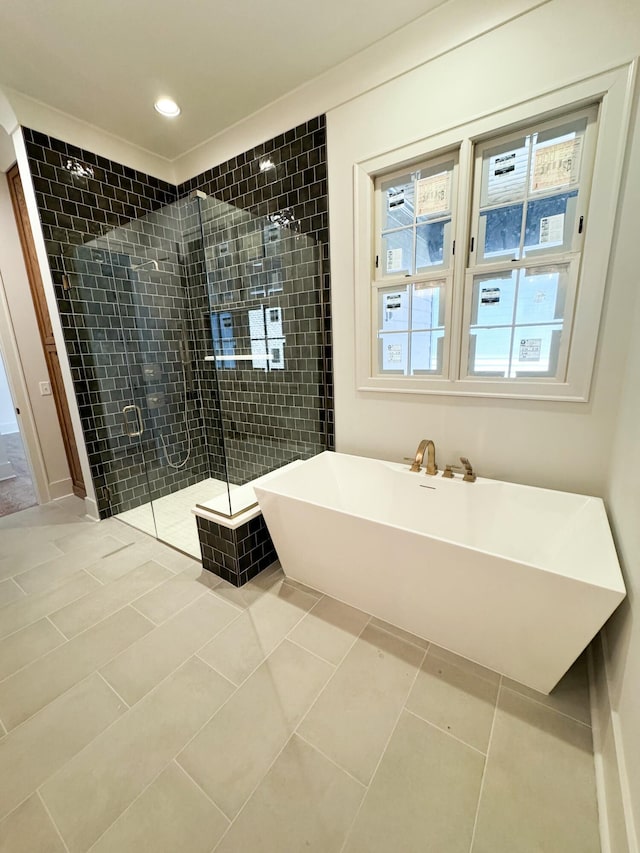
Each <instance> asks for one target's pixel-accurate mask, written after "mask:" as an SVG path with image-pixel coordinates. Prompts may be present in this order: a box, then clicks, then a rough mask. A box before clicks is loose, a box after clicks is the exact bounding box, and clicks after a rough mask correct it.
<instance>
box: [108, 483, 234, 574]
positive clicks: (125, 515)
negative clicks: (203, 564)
mask: <svg viewBox="0 0 640 853" xmlns="http://www.w3.org/2000/svg"><path fill="white" fill-rule="evenodd" d="M232 488H233V487H232ZM226 490H227V484H226V483H225V482H224V481H223V480H215V479H213V478H212V477H210V478H209V479H207V480H202V481H201V482H200V483H194V485H193V486H187V487H186V488H184V489H180V490H179V491H177V492H174V493H173V494H171V495H165V497H163V498H158V499H157V500H154V501H149V503H146V504H141V505H140V506H138V507H135V509H128V510H126V512H121V513H119V515H117V516H116V517H117V518H119V519H120V520H121V521H124V522H125V523H126V524H130V525H131V526H132V527H135V528H136V529H137V530H141V531H142V532H143V533H148V534H149V535H150V536H155V535H156V531H157V535H158V538H159V539H161V540H162V541H163V542H168V543H169V545H171V546H173V547H174V548H178V549H179V550H180V551H184V553H185V554H190V555H191V556H192V557H195V558H196V559H197V560H199V559H200V542H199V540H198V528H197V525H196V519H195V516H194V515H193V513H192V512H191V510H192V509H193V507H194V506H195V505H196V504H197V503H204V502H205V501H209V500H211V498H215V497H217V496H218V495H222V494H224V493H225V492H226Z"/></svg>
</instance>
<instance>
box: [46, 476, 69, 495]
mask: <svg viewBox="0 0 640 853" xmlns="http://www.w3.org/2000/svg"><path fill="white" fill-rule="evenodd" d="M48 485H49V500H52V501H55V500H57V499H58V498H66V497H67V495H72V494H73V482H72V481H71V477H65V479H64V480H56V481H55V482H53V483H49V484H48Z"/></svg>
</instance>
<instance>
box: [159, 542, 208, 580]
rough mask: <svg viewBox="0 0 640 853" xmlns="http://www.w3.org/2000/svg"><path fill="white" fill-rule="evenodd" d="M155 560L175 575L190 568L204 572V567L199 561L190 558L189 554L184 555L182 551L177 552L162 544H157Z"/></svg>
mask: <svg viewBox="0 0 640 853" xmlns="http://www.w3.org/2000/svg"><path fill="white" fill-rule="evenodd" d="M153 559H154V560H156V561H157V562H158V563H160V564H161V565H163V566H165V567H166V568H167V569H169V570H170V571H172V572H174V573H175V574H179V573H180V572H184V571H187V570H188V569H190V568H193V569H196V568H197V569H199V570H200V571H202V566H201V565H200V563H199V562H198V560H196V559H194V558H193V557H190V556H189V555H188V554H183V553H182V552H181V551H176V550H175V549H174V548H171V547H170V546H168V545H164V544H163V543H162V542H156V543H155V545H154V550H153Z"/></svg>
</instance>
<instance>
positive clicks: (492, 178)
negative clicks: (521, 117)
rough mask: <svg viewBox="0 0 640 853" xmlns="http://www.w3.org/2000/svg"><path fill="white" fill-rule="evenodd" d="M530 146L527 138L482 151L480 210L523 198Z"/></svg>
mask: <svg viewBox="0 0 640 853" xmlns="http://www.w3.org/2000/svg"><path fill="white" fill-rule="evenodd" d="M529 143H530V137H528V136H527V137H524V138H521V139H519V140H515V141H512V142H509V143H507V144H502V145H499V146H497V147H496V148H491V149H490V150H488V151H485V153H484V158H483V163H482V192H481V198H480V207H487V206H488V205H494V204H506V203H508V202H510V201H516V200H518V199H521V198H523V197H524V191H525V186H526V183H527V170H528V167H529Z"/></svg>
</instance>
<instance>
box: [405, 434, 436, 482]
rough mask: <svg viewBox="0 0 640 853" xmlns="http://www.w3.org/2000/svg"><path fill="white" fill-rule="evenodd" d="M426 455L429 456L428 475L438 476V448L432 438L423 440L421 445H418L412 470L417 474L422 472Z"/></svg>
mask: <svg viewBox="0 0 640 853" xmlns="http://www.w3.org/2000/svg"><path fill="white" fill-rule="evenodd" d="M425 453H426V454H427V465H426V471H427V474H437V473H438V466H437V465H436V446H435V444H434V443H433V442H432V441H431V439H430V438H423V439H422V441H421V442H420V444H419V445H418V449H417V450H416V455H415V459H414V460H413V464H412V465H411V470H412V471H416V472H419V471H421V470H422V463H423V461H424V454H425Z"/></svg>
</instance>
